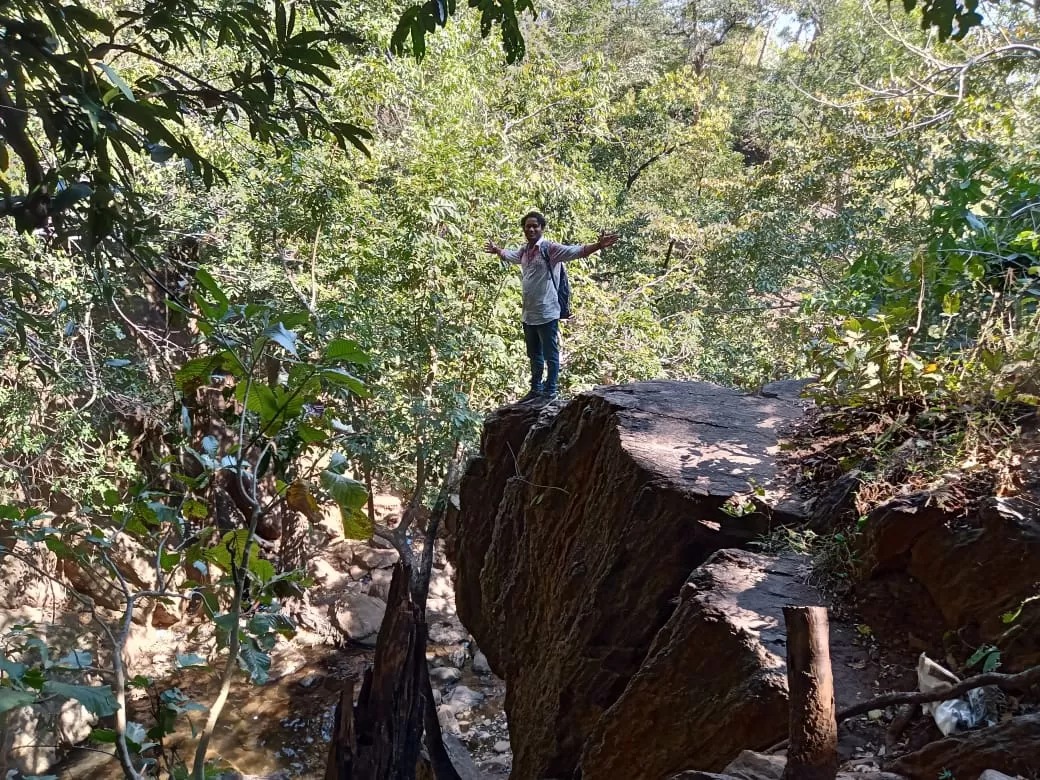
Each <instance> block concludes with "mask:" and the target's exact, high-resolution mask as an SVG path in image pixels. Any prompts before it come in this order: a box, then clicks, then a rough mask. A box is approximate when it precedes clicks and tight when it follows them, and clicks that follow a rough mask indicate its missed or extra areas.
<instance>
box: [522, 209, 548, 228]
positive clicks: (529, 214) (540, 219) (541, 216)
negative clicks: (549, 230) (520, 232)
mask: <svg viewBox="0 0 1040 780" xmlns="http://www.w3.org/2000/svg"><path fill="white" fill-rule="evenodd" d="M531 217H534V218H535V219H537V220H538V227H540V228H544V227H545V215H544V214H542V212H540V211H528V212H527V213H526V214H524V216H523V217H521V218H520V227H523V226H524V225H526V224H527V220H529V219H531Z"/></svg>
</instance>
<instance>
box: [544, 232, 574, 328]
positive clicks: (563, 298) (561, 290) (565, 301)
mask: <svg viewBox="0 0 1040 780" xmlns="http://www.w3.org/2000/svg"><path fill="white" fill-rule="evenodd" d="M542 259H543V260H545V265H546V266H548V268H549V281H551V282H552V285H553V288H554V289H555V290H556V298H557V300H558V301H559V302H560V319H561V320H569V319H570V318H571V317H573V316H574V315H573V314H572V313H571V280H570V279H568V278H567V268H566V266H564V264H563V263H560V283H559V284H557V283H556V278H555V277H554V276H553V272H552V261H551V260H550V259H549V247H547V246H545V244H542Z"/></svg>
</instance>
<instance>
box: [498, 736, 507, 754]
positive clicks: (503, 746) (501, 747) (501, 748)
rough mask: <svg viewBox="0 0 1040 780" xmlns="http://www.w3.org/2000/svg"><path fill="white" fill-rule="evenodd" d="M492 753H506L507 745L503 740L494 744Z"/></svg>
mask: <svg viewBox="0 0 1040 780" xmlns="http://www.w3.org/2000/svg"><path fill="white" fill-rule="evenodd" d="M494 751H495V752H496V753H508V752H509V743H508V742H507V741H506V740H504V739H500V740H499V741H498V742H496V743H495V747H494Z"/></svg>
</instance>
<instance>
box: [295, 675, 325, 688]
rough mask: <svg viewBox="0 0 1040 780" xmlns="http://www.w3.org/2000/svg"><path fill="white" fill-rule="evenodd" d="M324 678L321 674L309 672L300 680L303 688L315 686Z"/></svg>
mask: <svg viewBox="0 0 1040 780" xmlns="http://www.w3.org/2000/svg"><path fill="white" fill-rule="evenodd" d="M323 679H324V678H323V677H322V676H321V675H320V674H308V675H307V676H306V677H304V678H303V679H302V680H300V687H301V688H313V687H314V686H315V685H317V684H318V683H320V682H321V681H322V680H323Z"/></svg>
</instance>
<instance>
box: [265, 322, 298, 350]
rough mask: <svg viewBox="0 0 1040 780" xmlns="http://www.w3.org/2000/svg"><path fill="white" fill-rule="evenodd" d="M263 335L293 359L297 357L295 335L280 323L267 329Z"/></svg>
mask: <svg viewBox="0 0 1040 780" xmlns="http://www.w3.org/2000/svg"><path fill="white" fill-rule="evenodd" d="M264 335H265V336H267V338H269V339H270V340H271V341H273V342H274V343H275V344H277V345H278V346H280V347H281V348H282V349H284V350H285V351H286V352H288V353H289V354H290V355H292V356H293V357H299V355H298V354H297V353H296V339H297V336H296V333H295V332H294V331H291V330H289V329H288V328H286V327H285V326H284V325H283V324H282V323H280V322H279V323H278V324H277V325H274V326H272V327H270V328H268V329H267V330H266V331H264Z"/></svg>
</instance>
